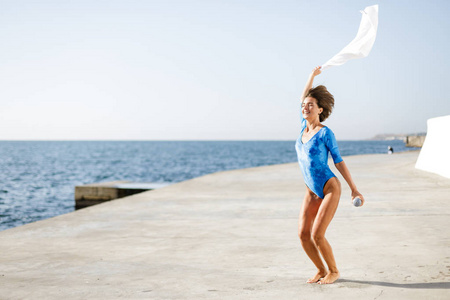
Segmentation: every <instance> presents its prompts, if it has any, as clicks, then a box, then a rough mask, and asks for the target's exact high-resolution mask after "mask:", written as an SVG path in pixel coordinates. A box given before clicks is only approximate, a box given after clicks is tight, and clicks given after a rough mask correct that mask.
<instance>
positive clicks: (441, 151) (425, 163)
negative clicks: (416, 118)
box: [416, 115, 450, 178]
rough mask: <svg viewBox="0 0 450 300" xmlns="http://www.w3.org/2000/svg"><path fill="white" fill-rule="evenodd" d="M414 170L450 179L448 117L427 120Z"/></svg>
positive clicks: (449, 130)
mask: <svg viewBox="0 0 450 300" xmlns="http://www.w3.org/2000/svg"><path fill="white" fill-rule="evenodd" d="M427 127H428V128H427V137H426V138H425V143H424V144H423V147H422V150H420V154H419V158H418V159H417V162H416V168H417V169H420V170H423V171H428V172H431V173H436V174H439V175H441V176H444V177H447V178H450V115H449V116H444V117H438V118H432V119H428V121H427Z"/></svg>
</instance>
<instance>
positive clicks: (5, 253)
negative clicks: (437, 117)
mask: <svg viewBox="0 0 450 300" xmlns="http://www.w3.org/2000/svg"><path fill="white" fill-rule="evenodd" d="M417 156H418V152H416V151H415V152H408V153H399V154H398V153H396V154H393V155H364V156H353V157H344V160H345V161H346V163H347V165H348V166H349V169H350V171H351V172H352V175H353V177H354V179H355V181H356V183H357V185H358V188H359V189H360V191H361V192H362V193H363V194H364V196H365V198H366V201H367V202H366V204H365V205H364V206H363V207H361V208H355V207H353V206H352V205H351V201H350V191H349V189H348V187H347V186H346V184H345V182H344V181H343V179H341V182H342V186H343V193H342V198H341V202H340V204H339V208H338V210H337V213H336V215H335V217H334V219H333V221H332V222H331V224H330V227H329V228H328V231H327V238H328V240H329V242H330V243H331V245H332V246H333V250H334V254H335V257H336V261H337V264H338V268H339V269H340V272H341V278H340V279H339V280H338V281H337V282H336V283H335V284H332V285H328V286H321V285H318V284H306V283H305V281H306V280H307V279H308V278H309V277H310V276H312V275H313V274H314V273H315V268H314V266H313V264H312V263H311V262H310V260H309V259H308V257H307V256H306V255H305V253H304V252H303V250H302V248H301V245H300V242H299V238H298V236H297V220H298V213H299V209H300V205H301V202H302V198H303V195H304V192H305V188H304V187H305V186H304V184H303V181H302V178H301V174H300V170H299V167H298V165H297V164H296V163H292V164H283V165H275V166H266V167H260V168H251V169H243V170H235V171H228V172H221V173H216V174H211V175H207V176H203V177H199V178H196V179H192V180H189V181H185V182H181V183H178V184H174V185H171V186H168V187H165V188H161V189H158V190H154V191H151V192H143V193H140V194H136V195H133V196H130V197H126V198H122V199H118V200H114V201H109V202H107V203H103V204H99V205H96V206H92V207H89V208H85V209H81V210H78V211H76V212H73V213H70V214H66V215H62V216H58V217H55V218H52V219H48V220H44V221H40V222H36V223H32V224H28V225H25V226H21V227H18V228H13V229H9V230H5V231H2V232H0V253H1V256H0V299H38V298H44V299H118V298H123V299H448V298H449V295H450V277H449V269H450V252H449V249H450V247H449V246H450V239H449V237H450V233H449V230H448V228H449V227H450V226H449V225H450V218H449V217H450V216H449V214H450V210H449V208H450V201H449V200H450V196H449V195H450V180H449V179H446V178H444V177H441V176H439V175H435V174H431V173H427V172H424V171H421V170H417V169H415V168H414V164H415V162H416V159H417ZM333 170H335V169H334V168H333Z"/></svg>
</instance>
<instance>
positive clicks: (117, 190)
mask: <svg viewBox="0 0 450 300" xmlns="http://www.w3.org/2000/svg"><path fill="white" fill-rule="evenodd" d="M165 186H168V184H167V183H150V182H131V181H110V182H100V183H91V184H85V185H80V186H76V187H75V208H76V209H80V208H85V207H88V206H92V205H97V204H100V203H103V202H106V201H111V200H115V199H119V198H123V197H127V196H131V195H134V194H138V193H142V192H145V191H151V190H154V189H158V188H162V187H165Z"/></svg>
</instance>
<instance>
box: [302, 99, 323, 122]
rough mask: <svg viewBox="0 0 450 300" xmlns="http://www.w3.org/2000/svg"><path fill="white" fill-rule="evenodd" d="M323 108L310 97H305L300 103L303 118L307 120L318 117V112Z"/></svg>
mask: <svg viewBox="0 0 450 300" xmlns="http://www.w3.org/2000/svg"><path fill="white" fill-rule="evenodd" d="M322 111H323V108H320V107H319V106H318V105H317V100H316V99H314V98H312V97H306V98H305V100H303V103H302V114H303V118H304V119H307V120H311V121H312V120H315V119H316V118H319V114H320V113H322Z"/></svg>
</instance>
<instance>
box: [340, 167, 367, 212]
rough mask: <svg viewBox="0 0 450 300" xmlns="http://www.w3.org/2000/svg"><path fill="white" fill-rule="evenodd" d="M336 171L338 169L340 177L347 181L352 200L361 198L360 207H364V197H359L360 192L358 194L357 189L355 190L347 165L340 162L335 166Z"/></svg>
mask: <svg viewBox="0 0 450 300" xmlns="http://www.w3.org/2000/svg"><path fill="white" fill-rule="evenodd" d="M335 166H336V169H338V171H339V172H340V173H341V174H342V177H344V179H345V181H347V183H348V186H349V187H350V189H351V190H352V200H353V199H354V198H355V197H359V198H361V202H362V203H361V206H363V205H364V197H363V195H361V193H360V192H358V189H357V188H356V184H355V182H354V181H353V179H352V175H350V171H349V170H348V168H347V165H346V164H345V162H344V161H341V162H340V163H337V164H335Z"/></svg>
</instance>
